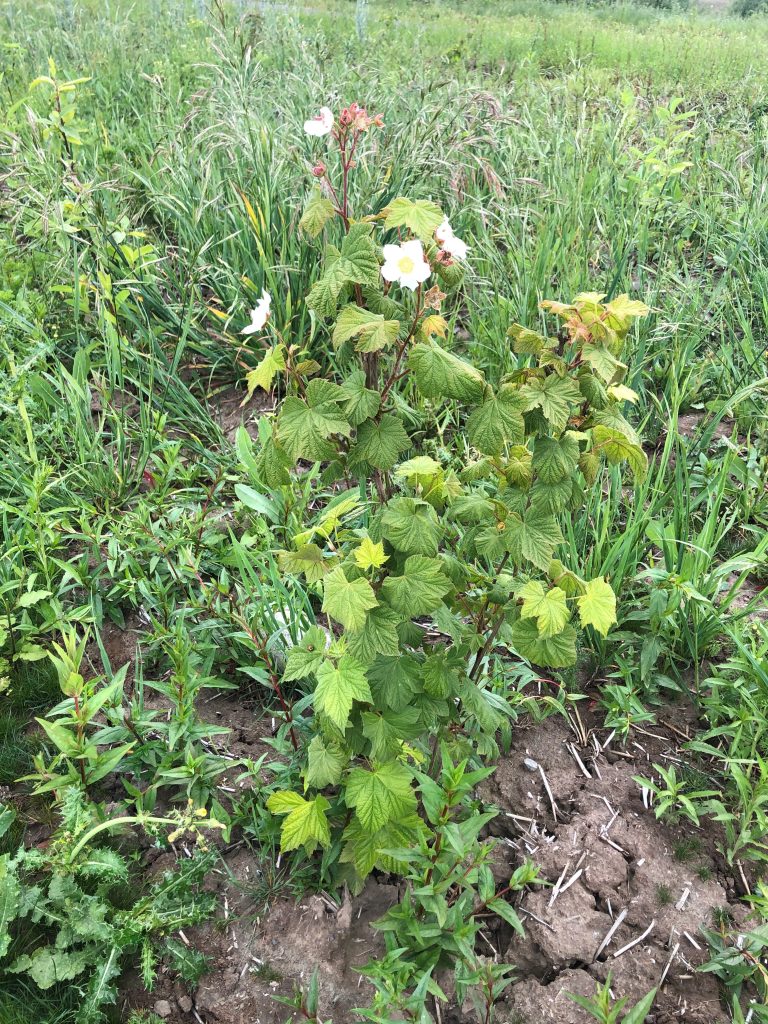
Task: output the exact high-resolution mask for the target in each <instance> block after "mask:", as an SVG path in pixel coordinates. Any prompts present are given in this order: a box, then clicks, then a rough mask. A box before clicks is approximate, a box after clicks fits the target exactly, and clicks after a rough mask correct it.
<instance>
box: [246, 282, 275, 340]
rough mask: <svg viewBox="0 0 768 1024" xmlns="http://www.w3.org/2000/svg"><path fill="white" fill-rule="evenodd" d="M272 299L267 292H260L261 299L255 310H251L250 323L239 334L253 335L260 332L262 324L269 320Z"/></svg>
mask: <svg viewBox="0 0 768 1024" xmlns="http://www.w3.org/2000/svg"><path fill="white" fill-rule="evenodd" d="M271 305H272V299H271V297H270V294H269V292H265V291H262V293H261V298H260V299H259V301H258V302H257V303H256V308H255V309H252V310H251V322H250V323H249V324H248V326H247V327H244V328H243V329H242V331H240V333H241V334H255V333H256V332H257V331H260V330H262V328H263V327H264V324H265V323H266V322H267V320H269V314H270V306H271Z"/></svg>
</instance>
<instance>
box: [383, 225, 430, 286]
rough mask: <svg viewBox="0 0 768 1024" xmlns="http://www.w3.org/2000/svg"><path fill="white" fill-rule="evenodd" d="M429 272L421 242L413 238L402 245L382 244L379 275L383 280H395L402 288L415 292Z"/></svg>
mask: <svg viewBox="0 0 768 1024" xmlns="http://www.w3.org/2000/svg"><path fill="white" fill-rule="evenodd" d="M430 273H431V270H430V268H429V264H428V263H427V261H426V260H425V259H424V250H423V249H422V247H421V242H419V241H418V240H417V239H415V238H413V239H411V241H410V242H403V244H402V245H385V246H384V266H383V267H382V268H381V276H382V277H383V278H384V280H385V281H397V282H398V284H400V285H402V287H403V288H410V289H411V291H412V292H415V291H416V289H417V288H418V286H419V285H420V284H421V283H422V282H423V281H426V280H427V278H428V277H429V275H430Z"/></svg>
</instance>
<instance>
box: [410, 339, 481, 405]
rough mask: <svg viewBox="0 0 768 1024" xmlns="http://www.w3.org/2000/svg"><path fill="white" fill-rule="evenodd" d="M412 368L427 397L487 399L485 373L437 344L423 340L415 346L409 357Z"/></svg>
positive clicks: (476, 400)
mask: <svg viewBox="0 0 768 1024" xmlns="http://www.w3.org/2000/svg"><path fill="white" fill-rule="evenodd" d="M408 366H409V367H410V369H411V372H412V373H413V375H414V377H415V379H416V386H417V388H418V389H419V391H420V392H421V393H422V395H424V397H425V398H430V399H433V400H436V401H444V400H445V399H446V398H453V399H456V400H457V401H459V402H479V401H480V399H481V398H482V397H483V393H484V391H485V387H486V384H485V378H484V377H483V375H482V373H480V371H479V370H477V369H475V367H474V366H472V364H471V363H468V362H466V361H465V360H463V359H459V357H458V356H455V355H454V354H453V353H452V352H447V351H446V350H445V349H444V348H441V347H440V346H439V345H438V344H437V343H436V342H425V341H422V342H419V344H418V345H414V346H413V348H412V349H411V351H410V354H409V356H408Z"/></svg>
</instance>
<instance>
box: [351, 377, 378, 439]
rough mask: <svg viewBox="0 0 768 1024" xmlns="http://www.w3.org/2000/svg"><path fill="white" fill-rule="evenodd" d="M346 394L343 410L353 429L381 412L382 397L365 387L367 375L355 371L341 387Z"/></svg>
mask: <svg viewBox="0 0 768 1024" xmlns="http://www.w3.org/2000/svg"><path fill="white" fill-rule="evenodd" d="M341 388H342V391H343V393H344V401H343V403H342V409H343V412H344V415H345V416H346V418H347V419H348V420H349V422H350V423H351V424H352V426H353V427H356V426H358V425H359V424H360V423H362V422H363V421H364V420H367V419H371V418H372V417H374V416H375V415H376V413H377V412H378V411H379V406H380V405H381V395H380V394H379V392H378V391H372V390H371V389H370V388H367V387H366V386H365V373H364V372H363V370H355V371H354V372H353V373H350V374H349V376H348V377H347V378H346V379H345V380H344V383H343V384H342V385H341Z"/></svg>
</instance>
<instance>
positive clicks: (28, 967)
mask: <svg viewBox="0 0 768 1024" xmlns="http://www.w3.org/2000/svg"><path fill="white" fill-rule="evenodd" d="M92 965H93V950H92V949H89V948H87V947H86V948H85V949H77V950H73V951H72V952H67V951H66V950H63V949H55V948H54V947H53V946H43V947H41V948H40V949H36V950H35V951H34V953H33V954H32V955H31V956H20V957H19V958H18V959H17V960H14V962H13V963H12V964H11V966H10V967H9V968H7V969H8V970H9V971H11V973H13V974H22V973H24V974H28V975H29V976H30V978H32V980H33V981H34V982H35V984H36V985H37V987H38V988H41V989H43V990H45V989H49V988H52V987H53V986H54V985H55V984H56V983H57V982H61V981H71V980H72V978H76V977H77V976H78V974H82V973H83V971H84V970H86V968H89V967H91V966H92Z"/></svg>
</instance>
